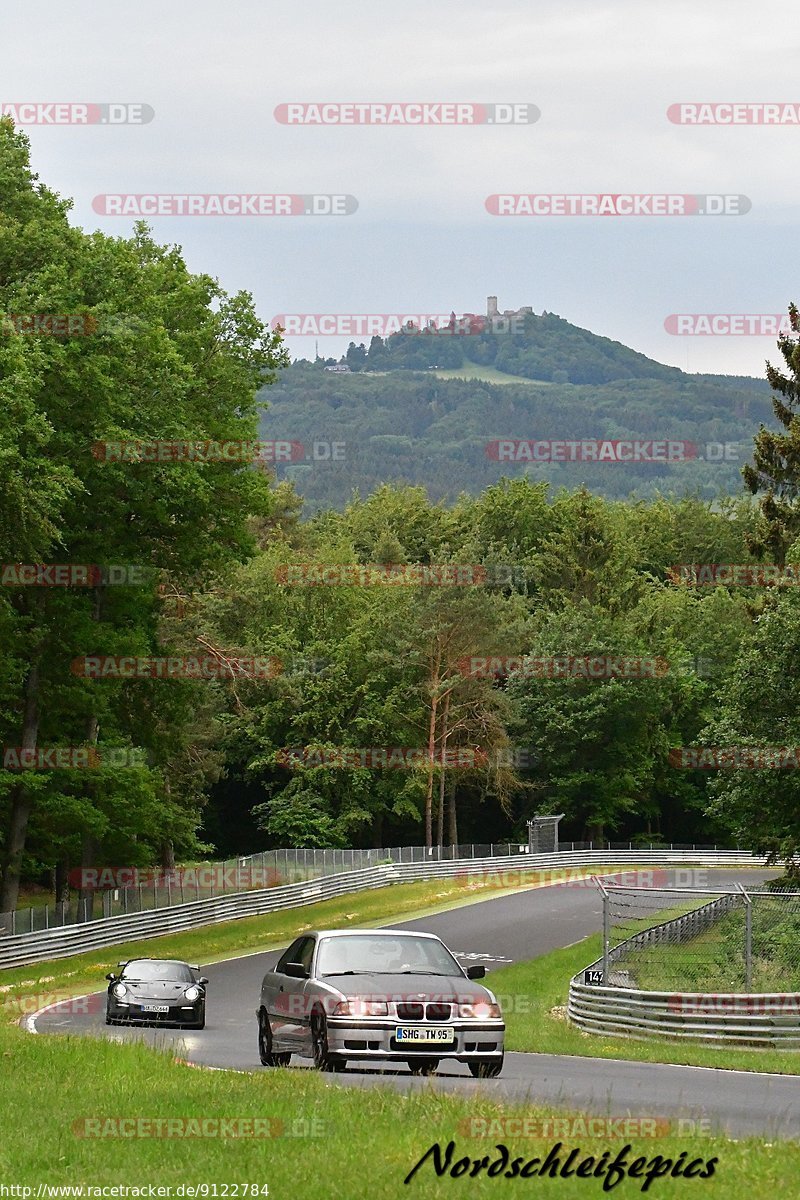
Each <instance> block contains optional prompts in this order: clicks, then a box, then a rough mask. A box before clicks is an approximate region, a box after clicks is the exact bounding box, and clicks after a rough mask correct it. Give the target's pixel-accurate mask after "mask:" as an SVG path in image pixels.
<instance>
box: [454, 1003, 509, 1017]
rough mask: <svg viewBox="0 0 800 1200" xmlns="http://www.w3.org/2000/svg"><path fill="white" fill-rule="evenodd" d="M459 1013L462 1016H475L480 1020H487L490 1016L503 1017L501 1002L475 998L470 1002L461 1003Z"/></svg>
mask: <svg viewBox="0 0 800 1200" xmlns="http://www.w3.org/2000/svg"><path fill="white" fill-rule="evenodd" d="M458 1015H459V1016H460V1017H474V1018H475V1019H476V1020H478V1021H485V1020H487V1019H488V1018H489V1017H502V1015H503V1014H502V1013H501V1012H500V1005H499V1004H490V1003H489V1002H488V1000H473V1001H471V1002H470V1003H469V1004H459V1006H458Z"/></svg>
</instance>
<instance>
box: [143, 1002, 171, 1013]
mask: <svg viewBox="0 0 800 1200" xmlns="http://www.w3.org/2000/svg"><path fill="white" fill-rule="evenodd" d="M142 1012H169V1005H168V1004H143V1005H142Z"/></svg>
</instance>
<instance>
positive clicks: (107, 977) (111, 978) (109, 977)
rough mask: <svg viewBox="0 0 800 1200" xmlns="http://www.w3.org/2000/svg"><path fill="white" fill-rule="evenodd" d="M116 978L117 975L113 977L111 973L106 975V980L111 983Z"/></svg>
mask: <svg viewBox="0 0 800 1200" xmlns="http://www.w3.org/2000/svg"><path fill="white" fill-rule="evenodd" d="M116 978H117V977H116V975H112V974H110V973H109V974H108V975H106V979H107V980H108V982H109V983H111V982H112V981H113V980H114V979H116Z"/></svg>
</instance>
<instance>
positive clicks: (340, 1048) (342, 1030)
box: [327, 1017, 506, 1062]
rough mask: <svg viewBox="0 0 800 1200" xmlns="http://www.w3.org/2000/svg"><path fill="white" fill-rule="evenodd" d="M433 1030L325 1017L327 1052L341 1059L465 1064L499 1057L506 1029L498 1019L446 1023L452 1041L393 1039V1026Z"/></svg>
mask: <svg viewBox="0 0 800 1200" xmlns="http://www.w3.org/2000/svg"><path fill="white" fill-rule="evenodd" d="M398 1025H404V1026H407V1027H408V1026H413V1027H423V1028H435V1026H434V1025H430V1024H428V1023H425V1024H424V1026H423V1025H421V1023H419V1022H416V1021H412V1022H410V1021H397V1020H387V1019H386V1018H385V1017H382V1018H379V1019H371V1020H370V1019H353V1018H351V1017H329V1018H328V1022H327V1033H328V1050H329V1053H331V1054H338V1055H340V1056H341V1057H342V1058H348V1059H349V1058H352V1059H371V1058H373V1059H397V1061H398V1062H405V1061H407V1060H408V1059H410V1058H443V1059H444V1058H448V1059H452V1060H454V1061H455V1062H469V1061H470V1060H471V1059H478V1058H481V1059H483V1058H496V1059H499V1058H502V1055H503V1045H504V1042H505V1032H506V1027H505V1024H504V1022H503V1021H502V1020H487V1021H464V1020H460V1021H448V1022H447V1026H448V1028H452V1029H454V1031H455V1039H454V1040H453V1041H452V1042H448V1043H442V1042H408V1043H405V1042H404V1043H403V1044H402V1045H400V1044H399V1043H398V1042H397V1039H396V1037H395V1034H396V1031H397V1026H398Z"/></svg>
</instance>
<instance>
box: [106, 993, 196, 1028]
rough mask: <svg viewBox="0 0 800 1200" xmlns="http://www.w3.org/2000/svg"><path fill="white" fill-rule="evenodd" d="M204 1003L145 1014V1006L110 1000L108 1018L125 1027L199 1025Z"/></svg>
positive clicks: (177, 1006)
mask: <svg viewBox="0 0 800 1200" xmlns="http://www.w3.org/2000/svg"><path fill="white" fill-rule="evenodd" d="M203 1004H204V1001H203V1000H202V999H201V1000H196V1001H195V1002H194V1004H180V1005H178V1004H171V1005H170V1006H169V1011H168V1012H145V1010H144V1006H143V1004H120V1003H119V1002H118V1001H116V1000H109V1002H108V1004H107V1006H106V1016H107V1017H108V1018H109V1019H110V1020H112V1021H119V1022H121V1023H123V1024H125V1025H199V1023H200V1021H201V1020H202V1019H203Z"/></svg>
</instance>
